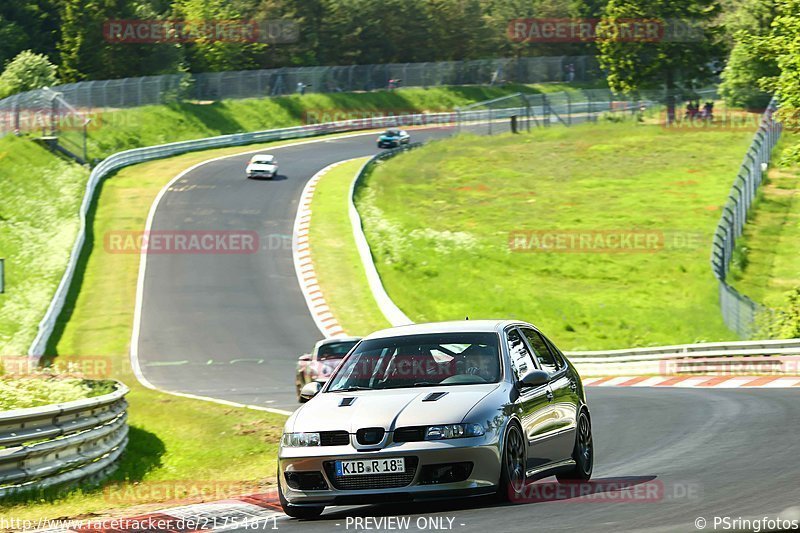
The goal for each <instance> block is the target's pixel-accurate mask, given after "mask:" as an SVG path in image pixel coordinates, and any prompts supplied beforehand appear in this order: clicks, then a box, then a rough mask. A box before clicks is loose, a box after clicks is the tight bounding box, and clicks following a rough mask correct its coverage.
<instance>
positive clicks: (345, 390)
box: [328, 385, 372, 392]
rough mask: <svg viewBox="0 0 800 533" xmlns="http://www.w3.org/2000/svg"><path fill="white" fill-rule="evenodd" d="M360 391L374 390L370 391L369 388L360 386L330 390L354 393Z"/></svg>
mask: <svg viewBox="0 0 800 533" xmlns="http://www.w3.org/2000/svg"><path fill="white" fill-rule="evenodd" d="M359 390H372V389H370V388H369V387H359V386H357V385H356V386H353V387H345V388H343V389H334V390H329V391H328V392H354V391H359Z"/></svg>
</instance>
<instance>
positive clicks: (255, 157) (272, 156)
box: [250, 154, 275, 160]
mask: <svg viewBox="0 0 800 533" xmlns="http://www.w3.org/2000/svg"><path fill="white" fill-rule="evenodd" d="M250 159H251V160H255V159H270V160H271V159H275V156H274V155H272V154H256V155H254V156H253V157H251V158H250Z"/></svg>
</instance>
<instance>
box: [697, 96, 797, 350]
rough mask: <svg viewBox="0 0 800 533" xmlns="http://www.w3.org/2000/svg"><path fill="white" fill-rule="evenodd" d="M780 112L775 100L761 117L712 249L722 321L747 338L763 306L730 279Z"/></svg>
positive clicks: (774, 141) (778, 127)
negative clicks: (776, 118) (736, 250)
mask: <svg viewBox="0 0 800 533" xmlns="http://www.w3.org/2000/svg"><path fill="white" fill-rule="evenodd" d="M777 108H778V102H777V100H776V99H775V98H773V99H772V100H771V101H770V103H769V106H767V109H766V111H764V114H763V115H762V117H761V123H760V125H759V127H758V131H757V132H756V134H755V136H754V137H753V142H752V143H751V144H750V148H749V149H748V150H747V153H746V154H745V157H744V161H743V162H742V165H741V166H740V167H739V172H738V173H737V175H736V180H735V181H734V183H733V187H732V188H731V191H730V193H729V194H728V201H727V202H726V204H725V207H724V208H723V212H722V217H721V219H720V221H719V224H718V225H717V229H716V231H715V232H714V239H713V243H712V247H711V270H712V272H713V273H714V277H716V278H717V280H718V281H719V303H720V309H721V310H722V318H723V320H724V321H725V324H726V325H727V326H728V328H730V329H731V330H733V331H735V332H736V333H738V334H739V335H740V336H741V337H745V338H746V337H749V336H751V335H752V334H753V333H755V331H754V330H755V326H756V323H755V322H756V315H757V314H758V313H759V312H760V311H761V306H759V305H758V304H757V303H755V302H754V301H753V300H751V299H750V298H748V297H747V296H745V295H743V294H741V293H739V292H738V291H737V290H736V289H734V288H733V287H731V286H730V285H728V283H727V281H726V279H727V276H728V273H729V272H730V268H731V262H732V260H733V252H734V249H735V248H736V239H737V238H738V237H740V236H741V235H742V231H744V225H745V223H746V222H747V215H748V213H749V211H750V208H751V207H752V205H753V202H754V201H755V198H756V194H757V192H758V187H759V186H760V185H761V182H762V180H763V177H764V174H765V173H766V170H767V166H768V165H769V162H770V156H771V154H772V149H773V148H774V147H775V145H776V144H777V142H778V139H779V138H780V135H781V129H782V127H781V124H780V123H779V122H778V121H777V120H775V111H776V110H777Z"/></svg>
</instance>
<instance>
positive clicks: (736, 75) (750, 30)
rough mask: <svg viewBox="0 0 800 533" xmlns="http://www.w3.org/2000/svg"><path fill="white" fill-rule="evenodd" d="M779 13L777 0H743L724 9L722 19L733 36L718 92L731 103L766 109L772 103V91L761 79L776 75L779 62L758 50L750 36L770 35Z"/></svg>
mask: <svg viewBox="0 0 800 533" xmlns="http://www.w3.org/2000/svg"><path fill="white" fill-rule="evenodd" d="M776 15H777V4H776V1H775V0H743V1H742V2H741V3H740V4H739V5H736V6H734V7H733V8H732V9H730V10H728V11H727V12H725V13H724V15H723V19H722V22H723V24H724V26H725V29H726V33H727V34H728V35H731V36H733V38H732V50H731V54H730V57H729V58H728V62H727V64H726V65H725V70H723V71H722V74H721V78H722V83H720V86H719V93H720V95H721V96H722V97H723V98H724V99H725V101H726V102H727V103H728V105H731V106H737V107H746V108H749V109H764V108H765V107H766V106H767V104H768V103H769V99H770V97H771V94H770V93H769V92H767V91H765V90H764V89H762V88H761V86H760V85H759V80H761V79H762V78H769V77H772V76H775V75H776V74H777V73H778V65H777V64H776V62H775V58H772V57H765V56H764V55H762V54H760V53H759V52H758V51H757V50H755V49H754V47H753V45H752V43H751V42H750V40H751V39H750V38H751V37H752V36H757V35H758V36H764V35H767V34H768V33H769V31H770V26H771V24H772V21H773V20H774V19H775V16H776Z"/></svg>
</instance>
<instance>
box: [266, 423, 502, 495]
mask: <svg viewBox="0 0 800 533" xmlns="http://www.w3.org/2000/svg"><path fill="white" fill-rule="evenodd" d="M351 438H352V436H351ZM397 457H403V458H405V459H406V469H407V470H411V468H409V466H411V467H412V468H413V472H408V473H407V475H405V476H398V475H397V474H376V475H368V476H347V477H346V478H341V477H337V476H336V475H335V469H334V467H333V463H334V462H335V461H337V460H351V459H379V458H381V459H382V458H397ZM500 457H501V452H500V443H499V442H498V439H497V435H496V434H487V435H484V436H482V437H472V438H464V439H452V440H439V441H421V442H404V443H391V444H389V445H387V446H386V447H385V448H383V449H381V450H378V451H358V450H356V449H355V448H354V447H353V446H351V445H346V446H319V447H307V448H288V447H281V449H280V451H279V456H278V468H279V478H280V479H279V482H280V484H281V490H282V492H283V494H284V497H285V498H286V500H287V501H289V503H292V504H294V505H303V504H307V505H349V504H357V503H372V502H384V501H407V500H418V499H429V498H431V499H433V498H446V497H451V496H461V495H478V494H487V493H491V492H493V491H494V490H495V489H496V487H497V484H498V481H499V479H500ZM453 463H472V468H471V471H470V473H469V475H468V477H467V478H466V479H465V480H463V481H457V482H441V483H427V484H426V483H424V482H423V479H422V478H423V477H424V476H423V473H424V472H429V471H430V469H426V468H425V467H426V466H428V467H430V466H431V465H444V464H453ZM307 472H319V473H321V474H322V476H323V478H324V481H325V485H326V486H327V488H323V489H319V490H299V489H296V488H291V487H290V486H289V485H288V484H287V480H286V474H287V473H307ZM381 476H384V477H381ZM367 477H369V479H366V478H367ZM357 478H360V479H357ZM398 484H400V486H397V485H398ZM354 486H356V488H353V487H354Z"/></svg>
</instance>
